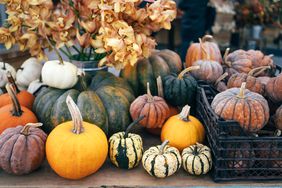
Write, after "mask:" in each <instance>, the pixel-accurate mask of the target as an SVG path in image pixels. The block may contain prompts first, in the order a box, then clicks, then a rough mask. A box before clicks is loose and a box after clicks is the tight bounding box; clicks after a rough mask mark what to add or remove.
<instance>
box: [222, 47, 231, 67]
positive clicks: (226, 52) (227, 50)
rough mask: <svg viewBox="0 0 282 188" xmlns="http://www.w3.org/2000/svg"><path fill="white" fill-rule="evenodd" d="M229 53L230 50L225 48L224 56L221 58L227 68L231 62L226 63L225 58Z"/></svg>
mask: <svg viewBox="0 0 282 188" xmlns="http://www.w3.org/2000/svg"><path fill="white" fill-rule="evenodd" d="M229 52H230V48H226V50H225V52H224V56H223V63H224V64H226V65H227V66H228V67H231V62H230V61H227V56H228V54H229Z"/></svg>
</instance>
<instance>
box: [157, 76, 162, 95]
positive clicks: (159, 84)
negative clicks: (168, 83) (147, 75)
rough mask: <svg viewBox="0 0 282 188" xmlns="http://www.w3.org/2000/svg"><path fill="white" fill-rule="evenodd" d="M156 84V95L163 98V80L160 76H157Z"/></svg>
mask: <svg viewBox="0 0 282 188" xmlns="http://www.w3.org/2000/svg"><path fill="white" fill-rule="evenodd" d="M157 86H158V96H159V97H162V98H164V88H163V81H162V78H161V76H158V78H157Z"/></svg>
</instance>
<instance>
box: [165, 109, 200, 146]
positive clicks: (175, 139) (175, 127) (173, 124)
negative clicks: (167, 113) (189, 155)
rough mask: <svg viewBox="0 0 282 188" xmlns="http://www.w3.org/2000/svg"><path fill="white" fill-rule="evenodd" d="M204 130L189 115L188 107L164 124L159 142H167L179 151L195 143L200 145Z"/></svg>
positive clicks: (197, 121)
mask: <svg viewBox="0 0 282 188" xmlns="http://www.w3.org/2000/svg"><path fill="white" fill-rule="evenodd" d="M204 138H205V129H204V126H203V125H202V124H201V122H200V121H199V120H198V119H196V118H195V117H193V116H191V115H190V106H188V105H186V106H184V107H183V109H182V111H181V113H180V114H179V115H175V116H172V117H170V118H169V119H168V120H167V121H166V122H165V124H164V126H163V128H162V132H161V140H162V141H164V140H169V143H170V145H171V146H173V147H176V148H177V149H178V150H179V151H182V150H183V149H184V148H187V147H189V146H191V145H194V144H196V143H197V142H199V143H202V142H203V141H204Z"/></svg>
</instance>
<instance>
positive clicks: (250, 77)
mask: <svg viewBox="0 0 282 188" xmlns="http://www.w3.org/2000/svg"><path fill="white" fill-rule="evenodd" d="M269 68H270V66H263V67H258V68H254V69H252V70H251V71H250V72H249V73H248V74H246V73H236V74H233V75H232V76H231V77H230V78H229V80H228V83H227V87H228V88H232V87H241V85H242V83H243V82H246V88H247V89H248V90H250V91H252V92H256V93H259V94H261V95H263V94H264V84H263V83H261V81H260V80H259V79H257V78H256V77H255V76H256V74H259V73H260V72H263V71H265V70H266V69H269Z"/></svg>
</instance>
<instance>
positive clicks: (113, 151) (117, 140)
mask: <svg viewBox="0 0 282 188" xmlns="http://www.w3.org/2000/svg"><path fill="white" fill-rule="evenodd" d="M143 118H144V116H141V117H140V118H138V119H137V120H135V121H134V122H133V123H131V124H130V125H129V126H128V128H127V129H126V131H125V132H118V133H115V134H113V135H112V136H111V137H110V139H109V145H110V149H109V150H110V151H109V155H110V159H111V162H112V163H113V164H114V165H115V166H117V167H118V168H124V169H132V168H134V167H136V166H138V164H139V162H140V160H141V158H142V154H143V141H142V138H141V137H140V136H139V135H138V134H132V133H129V130H130V129H131V128H132V127H133V126H134V125H135V124H137V123H138V122H139V121H141V120H142V119H143Z"/></svg>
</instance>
